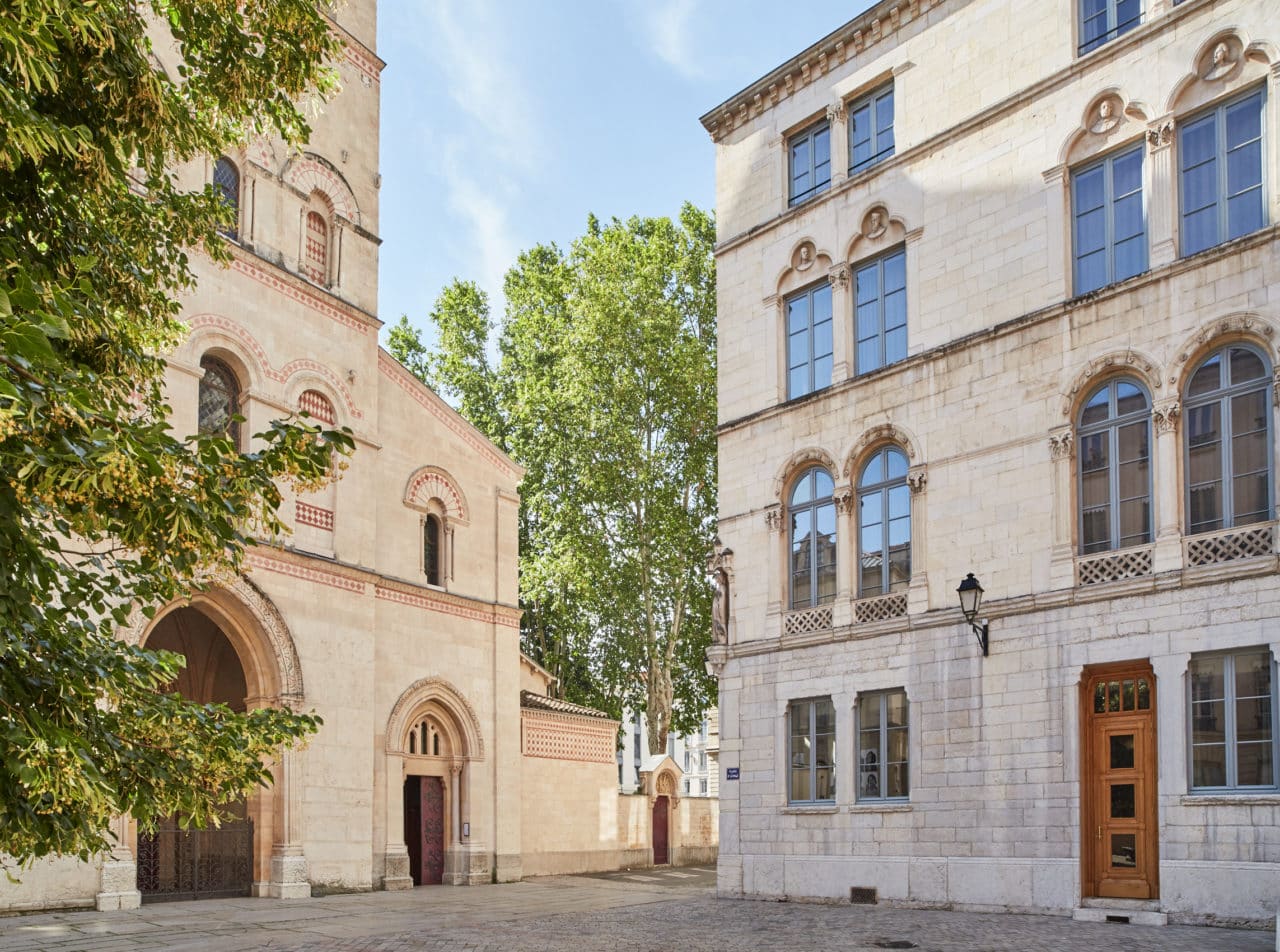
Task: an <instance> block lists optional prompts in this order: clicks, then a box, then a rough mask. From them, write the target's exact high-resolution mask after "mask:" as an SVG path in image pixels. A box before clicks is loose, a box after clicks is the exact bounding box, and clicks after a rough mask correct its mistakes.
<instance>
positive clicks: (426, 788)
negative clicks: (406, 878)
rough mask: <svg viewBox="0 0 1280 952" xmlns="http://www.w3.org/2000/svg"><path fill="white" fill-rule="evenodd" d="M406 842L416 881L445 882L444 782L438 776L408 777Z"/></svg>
mask: <svg viewBox="0 0 1280 952" xmlns="http://www.w3.org/2000/svg"><path fill="white" fill-rule="evenodd" d="M404 842H405V846H407V847H408V849H409V875H410V876H411V877H412V878H413V882H414V884H415V885H418V886H433V885H439V884H440V883H442V882H444V785H443V784H442V783H441V782H440V778H439V777H407V778H406V779H405V782H404Z"/></svg>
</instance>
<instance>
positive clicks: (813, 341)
mask: <svg viewBox="0 0 1280 952" xmlns="http://www.w3.org/2000/svg"><path fill="white" fill-rule="evenodd" d="M831 354H832V347H831V285H829V284H821V285H818V286H817V287H814V288H809V289H808V290H807V291H801V292H800V293H799V294H797V295H794V296H793V297H790V298H788V299H787V399H788V400H790V399H792V398H793V397H802V396H804V395H805V394H806V393H813V392H814V391H815V390H821V389H823V388H824V387H829V386H831Z"/></svg>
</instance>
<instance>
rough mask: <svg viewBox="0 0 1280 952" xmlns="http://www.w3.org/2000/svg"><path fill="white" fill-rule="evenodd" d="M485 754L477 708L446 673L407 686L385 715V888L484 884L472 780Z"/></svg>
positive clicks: (486, 874) (484, 855)
mask: <svg viewBox="0 0 1280 952" xmlns="http://www.w3.org/2000/svg"><path fill="white" fill-rule="evenodd" d="M483 759H484V741H483V738H482V736H481V734H480V721H479V719H478V718H477V717H476V714H475V711H474V710H473V709H472V707H471V705H470V704H469V703H468V702H467V700H466V698H465V697H464V696H463V695H462V693H461V692H460V691H458V689H457V688H455V687H454V686H453V685H452V684H450V683H449V682H448V681H445V680H444V679H443V678H423V679H422V680H420V681H418V682H416V683H414V684H413V685H411V686H410V687H409V688H407V689H406V690H405V691H404V693H403V694H401V695H400V699H399V700H398V701H397V702H396V704H395V706H394V708H393V709H392V711H391V716H390V718H388V721H387V734H386V764H385V770H386V773H385V776H386V831H387V848H386V854H385V864H386V865H385V867H384V872H383V886H384V888H386V889H408V888H411V887H412V886H425V885H437V884H441V883H444V884H448V885H469V884H473V883H480V882H488V881H489V870H488V863H487V853H486V851H485V849H484V846H483V843H482V836H483V833H482V831H480V830H474V829H472V827H471V815H470V814H471V779H472V772H473V771H474V770H475V769H476V764H477V763H478V762H480V761H481V760H483Z"/></svg>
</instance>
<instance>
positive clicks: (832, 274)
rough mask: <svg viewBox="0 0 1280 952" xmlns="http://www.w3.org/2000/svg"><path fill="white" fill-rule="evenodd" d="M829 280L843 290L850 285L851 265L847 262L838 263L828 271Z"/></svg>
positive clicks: (833, 285) (832, 284)
mask: <svg viewBox="0 0 1280 952" xmlns="http://www.w3.org/2000/svg"><path fill="white" fill-rule="evenodd" d="M827 280H828V281H830V282H831V286H832V287H835V288H839V289H840V290H841V291H843V290H844V289H845V288H847V287H848V286H849V266H848V265H847V264H838V265H836V266H835V267H834V268H832V269H831V270H830V271H829V272H827Z"/></svg>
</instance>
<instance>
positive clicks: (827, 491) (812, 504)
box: [787, 466, 836, 608]
mask: <svg viewBox="0 0 1280 952" xmlns="http://www.w3.org/2000/svg"><path fill="white" fill-rule="evenodd" d="M834 491H835V483H834V482H833V481H832V479H831V474H830V473H828V472H827V471H826V470H825V469H823V468H822V467H821V466H815V467H813V468H812V469H809V470H806V471H805V473H804V475H802V476H801V477H800V478H799V479H798V480H796V483H795V486H794V487H792V490H791V500H790V503H789V505H788V506H787V510H788V515H789V516H790V517H791V607H792V608H811V607H813V606H814V605H821V604H823V603H824V602H829V601H831V600H832V599H833V598H835V597H836V504H835V500H834V499H833V498H832V494H833V493H834Z"/></svg>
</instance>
